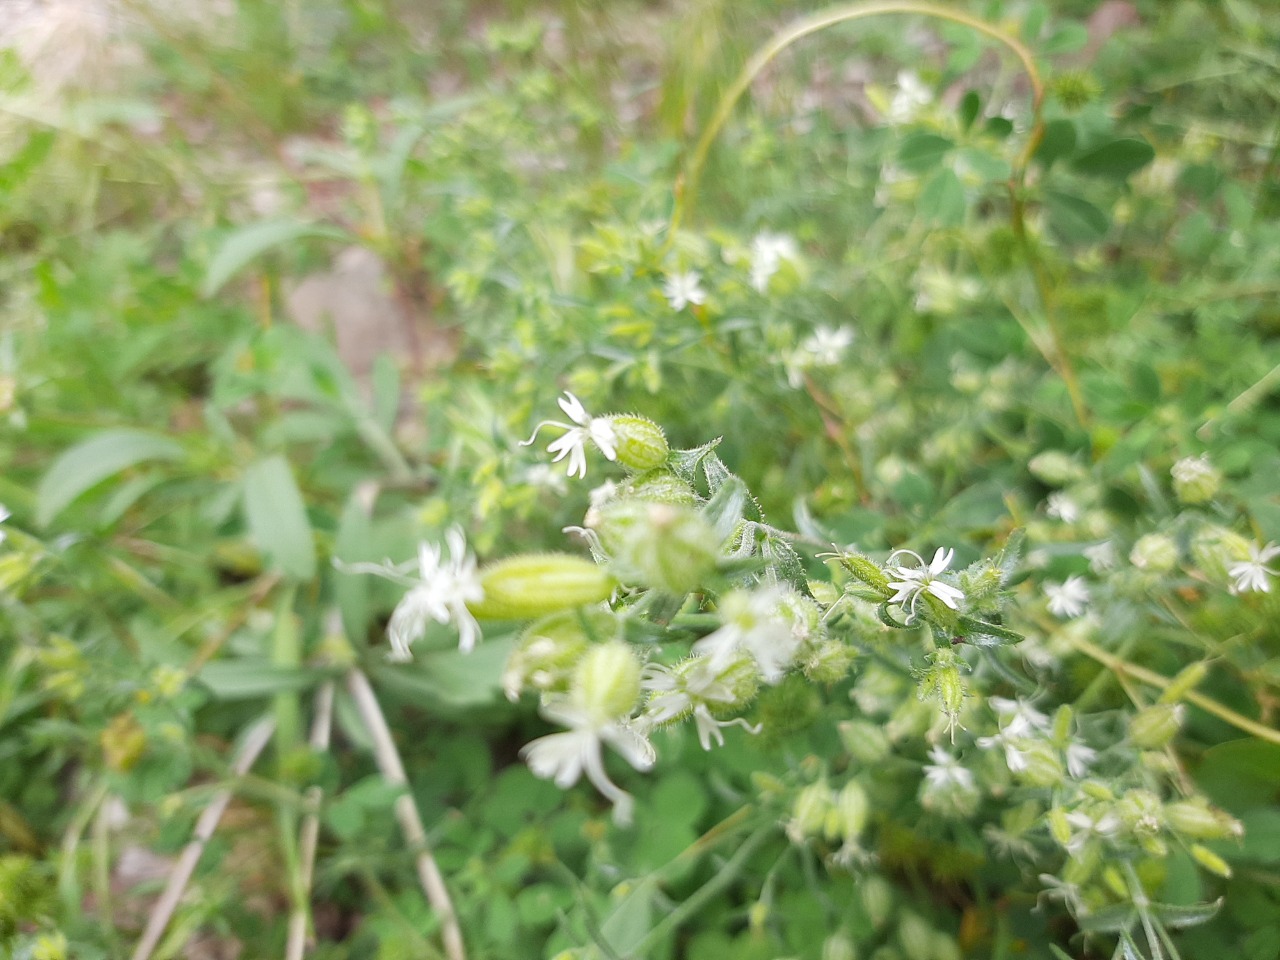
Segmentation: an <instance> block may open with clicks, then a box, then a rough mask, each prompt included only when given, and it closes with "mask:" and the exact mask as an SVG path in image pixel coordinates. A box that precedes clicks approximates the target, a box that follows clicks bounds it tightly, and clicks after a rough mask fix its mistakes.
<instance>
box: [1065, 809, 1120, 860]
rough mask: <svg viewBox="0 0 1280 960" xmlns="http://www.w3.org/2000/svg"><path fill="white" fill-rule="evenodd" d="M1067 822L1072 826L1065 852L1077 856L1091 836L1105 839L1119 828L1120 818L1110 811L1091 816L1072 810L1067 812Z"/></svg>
mask: <svg viewBox="0 0 1280 960" xmlns="http://www.w3.org/2000/svg"><path fill="white" fill-rule="evenodd" d="M1067 823H1069V824H1071V826H1072V827H1073V828H1074V830H1073V832H1072V834H1071V838H1070V839H1069V840H1067V842H1066V848H1067V853H1069V854H1071V856H1073V857H1075V856H1078V855H1079V854H1080V851H1081V850H1083V849H1084V847H1085V844H1087V843H1088V842H1089V841H1090V840H1091V839H1092V838H1093V837H1100V838H1102V839H1106V838H1107V837H1110V836H1113V835H1114V834H1115V833H1116V831H1118V830H1119V829H1120V818H1119V817H1117V816H1116V815H1115V814H1114V813H1111V812H1107V813H1101V814H1096V815H1092V816H1091V815H1090V814H1087V813H1085V812H1083V811H1081V810H1073V811H1072V812H1071V813H1068V814H1067Z"/></svg>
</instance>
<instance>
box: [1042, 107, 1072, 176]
mask: <svg viewBox="0 0 1280 960" xmlns="http://www.w3.org/2000/svg"><path fill="white" fill-rule="evenodd" d="M1075 148H1076V125H1075V123H1074V122H1073V121H1071V120H1066V119H1059V120H1050V121H1049V122H1048V123H1046V124H1045V125H1044V134H1043V135H1042V136H1041V137H1040V145H1039V146H1038V147H1036V159H1037V160H1039V161H1040V162H1041V163H1043V164H1044V165H1045V166H1046V167H1048V166H1051V165H1052V164H1053V162H1054V161H1055V160H1061V159H1062V158H1063V157H1068V156H1070V155H1071V152H1072V151H1073V150H1075Z"/></svg>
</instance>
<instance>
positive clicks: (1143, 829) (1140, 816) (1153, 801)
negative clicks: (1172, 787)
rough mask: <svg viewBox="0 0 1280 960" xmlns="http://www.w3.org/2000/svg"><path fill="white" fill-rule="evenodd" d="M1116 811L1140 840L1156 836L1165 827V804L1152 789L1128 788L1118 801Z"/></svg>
mask: <svg viewBox="0 0 1280 960" xmlns="http://www.w3.org/2000/svg"><path fill="white" fill-rule="evenodd" d="M1115 811H1116V814H1117V816H1119V817H1120V820H1121V821H1122V822H1123V823H1124V825H1125V826H1126V827H1128V828H1129V830H1130V832H1131V833H1133V835H1134V836H1135V837H1136V838H1137V839H1138V840H1139V841H1141V840H1142V838H1144V837H1147V838H1151V837H1155V836H1156V834H1158V833H1159V832H1160V830H1161V829H1162V828H1163V827H1164V806H1163V804H1161V803H1160V798H1159V797H1158V796H1156V795H1155V794H1154V793H1152V792H1151V791H1150V790H1126V791H1125V792H1124V794H1123V795H1122V796H1121V797H1120V799H1119V800H1117V801H1116V806H1115Z"/></svg>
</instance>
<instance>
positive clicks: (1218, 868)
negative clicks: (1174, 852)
mask: <svg viewBox="0 0 1280 960" xmlns="http://www.w3.org/2000/svg"><path fill="white" fill-rule="evenodd" d="M1189 849H1190V851H1191V858H1192V859H1193V860H1195V862H1196V863H1198V864H1200V866H1202V867H1204V868H1205V869H1206V870H1208V871H1209V872H1210V873H1216V874H1217V875H1218V876H1220V877H1223V878H1225V879H1230V878H1231V867H1229V866H1228V865H1227V861H1225V860H1223V859H1222V858H1221V857H1220V856H1218V855H1217V854H1216V853H1214V852H1213V851H1212V850H1210V849H1209V848H1208V847H1206V846H1203V845H1202V844H1199V843H1193V844H1192V845H1191V847H1190V848H1189Z"/></svg>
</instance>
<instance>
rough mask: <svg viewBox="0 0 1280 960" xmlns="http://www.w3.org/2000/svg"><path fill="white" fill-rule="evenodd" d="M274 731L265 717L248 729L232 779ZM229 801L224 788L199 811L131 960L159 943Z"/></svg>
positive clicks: (143, 959) (271, 721)
mask: <svg viewBox="0 0 1280 960" xmlns="http://www.w3.org/2000/svg"><path fill="white" fill-rule="evenodd" d="M275 728H276V724H275V719H274V718H272V717H266V718H264V719H262V720H260V721H258V723H257V724H256V725H255V726H253V727H252V728H250V730H249V733H248V734H247V735H246V736H245V738H244V742H243V743H242V744H241V745H240V751H239V753H238V754H237V756H236V758H235V761H234V762H233V763H232V765H231V773H232V776H234V777H243V776H244V775H245V774H246V773H248V772H249V769H250V768H251V767H252V766H253V764H254V761H255V760H257V759H258V755H259V754H261V753H262V751H263V750H264V749H265V748H266V746H267V743H268V741H270V739H271V735H272V734H273V733H275ZM230 802H231V788H230V787H228V788H226V789H224V790H219V791H218V792H217V793H216V794H214V795H213V799H212V800H210V801H209V805H208V806H207V807H205V808H204V810H203V812H201V814H200V819H198V820H197V821H196V829H195V835H194V836H193V837H192V839H191V842H190V843H188V844H187V845H186V847H185V848H184V849H183V851H182V855H181V856H179V857H178V862H177V863H175V864H174V866H173V870H172V871H171V872H170V873H169V879H168V881H167V882H166V883H165V887H164V893H162V894H161V895H160V899H159V900H157V901H156V905H155V907H154V908H153V909H152V911H151V916H150V917H149V918H148V919H147V928H146V930H144V931H143V932H142V939H140V940H139V941H138V946H137V948H136V949H135V950H134V951H133V960H148V958H149V957H150V956H151V954H152V951H154V950H155V948H156V945H157V944H158V943H159V942H160V937H161V936H162V935H163V934H164V931H165V928H166V927H167V926H168V925H169V921H170V920H171V919H172V918H173V912H174V911H175V910H176V909H177V908H178V901H179V900H181V899H182V894H183V893H184V892H185V891H186V889H187V884H188V883H189V882H190V880H191V874H192V873H194V872H195V869H196V864H197V863H198V862H199V861H200V855H201V854H202V853H204V847H205V844H206V843H208V842H209V838H210V837H211V836H213V831H214V830H216V829H217V828H218V821H219V820H221V819H222V814H223V813H224V812H225V811H226V809H227V804H228V803H230Z"/></svg>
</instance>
